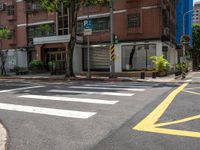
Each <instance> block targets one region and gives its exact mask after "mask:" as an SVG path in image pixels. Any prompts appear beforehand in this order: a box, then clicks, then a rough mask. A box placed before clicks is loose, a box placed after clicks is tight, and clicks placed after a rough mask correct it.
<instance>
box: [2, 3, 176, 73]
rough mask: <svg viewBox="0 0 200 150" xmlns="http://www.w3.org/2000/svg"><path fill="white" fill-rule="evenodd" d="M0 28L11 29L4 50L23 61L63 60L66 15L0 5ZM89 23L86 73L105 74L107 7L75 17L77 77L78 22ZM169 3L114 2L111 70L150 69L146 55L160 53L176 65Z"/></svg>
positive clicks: (80, 65) (81, 62) (82, 52)
mask: <svg viewBox="0 0 200 150" xmlns="http://www.w3.org/2000/svg"><path fill="white" fill-rule="evenodd" d="M0 2H1V4H2V5H3V6H2V7H3V8H2V10H1V12H0V24H1V26H2V27H7V28H9V29H11V30H12V33H13V36H12V38H11V39H10V40H7V41H6V42H5V43H4V45H3V46H4V48H9V49H15V50H18V51H19V50H20V51H24V50H25V51H27V59H28V61H30V60H32V59H35V58H36V59H39V60H42V61H44V62H45V63H46V64H47V63H48V62H49V61H54V60H55V61H64V59H65V52H66V50H67V44H68V42H69V39H70V31H69V27H68V25H69V21H68V20H69V19H68V10H67V9H63V7H61V9H60V11H59V12H58V13H47V12H45V11H43V10H41V9H40V7H39V5H38V4H36V3H34V1H33V2H32V3H25V2H24V1H23V0H0ZM88 10H89V16H90V18H91V19H92V23H93V34H92V36H91V37H90V39H91V54H90V55H91V68H92V70H97V71H109V69H110V57H109V56H110V51H109V42H110V13H109V6H93V7H89V9H88V8H84V7H83V8H81V10H80V12H79V17H78V29H77V30H78V35H79V36H78V37H77V39H78V42H77V45H76V47H75V53H74V69H75V72H76V73H79V72H81V71H83V70H86V69H87V65H86V62H87V55H86V54H87V49H86V48H87V47H86V38H85V37H84V36H83V34H82V33H83V32H82V31H83V21H84V20H85V19H86V18H87V16H88ZM175 16H176V4H175V0H123V1H122V0H115V5H114V33H115V40H116V41H117V43H116V44H115V47H116V55H117V59H116V61H115V66H116V67H115V71H116V72H122V71H125V70H127V69H130V68H131V69H133V70H137V69H141V68H148V69H151V68H152V67H153V65H152V63H151V60H150V59H149V57H150V56H152V55H157V56H160V55H162V54H164V55H165V57H166V58H167V59H168V60H169V61H170V62H171V63H172V64H175V63H176V62H177V52H176V50H175V45H176V43H175V35H176V30H175V28H176V17H175Z"/></svg>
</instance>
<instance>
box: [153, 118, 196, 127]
mask: <svg viewBox="0 0 200 150" xmlns="http://www.w3.org/2000/svg"><path fill="white" fill-rule="evenodd" d="M196 119H200V115H197V116H192V117H188V118H184V119H181V120H176V121H171V122H166V123H159V124H156V125H154V127H163V126H169V125H173V124H179V123H183V122H188V121H192V120H196Z"/></svg>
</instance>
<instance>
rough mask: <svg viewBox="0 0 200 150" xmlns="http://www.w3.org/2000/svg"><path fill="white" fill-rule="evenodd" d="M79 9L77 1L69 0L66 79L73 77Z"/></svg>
mask: <svg viewBox="0 0 200 150" xmlns="http://www.w3.org/2000/svg"><path fill="white" fill-rule="evenodd" d="M79 8H80V4H79V3H78V0H71V3H70V6H69V22H70V23H69V30H70V35H71V38H70V41H69V43H68V49H67V52H66V74H65V77H66V78H70V77H74V76H75V75H74V71H73V54H74V48H75V44H76V29H77V15H78V11H79Z"/></svg>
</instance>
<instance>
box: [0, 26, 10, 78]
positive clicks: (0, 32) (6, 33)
mask: <svg viewBox="0 0 200 150" xmlns="http://www.w3.org/2000/svg"><path fill="white" fill-rule="evenodd" d="M9 37H10V30H8V29H4V28H2V29H0V42H1V43H0V44H1V48H0V61H1V75H6V69H5V64H6V58H7V53H8V50H3V40H5V39H9Z"/></svg>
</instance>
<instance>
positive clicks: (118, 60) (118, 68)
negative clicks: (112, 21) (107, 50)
mask: <svg viewBox="0 0 200 150" xmlns="http://www.w3.org/2000/svg"><path fill="white" fill-rule="evenodd" d="M115 54H116V60H115V72H122V45H121V44H116V45H115Z"/></svg>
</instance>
